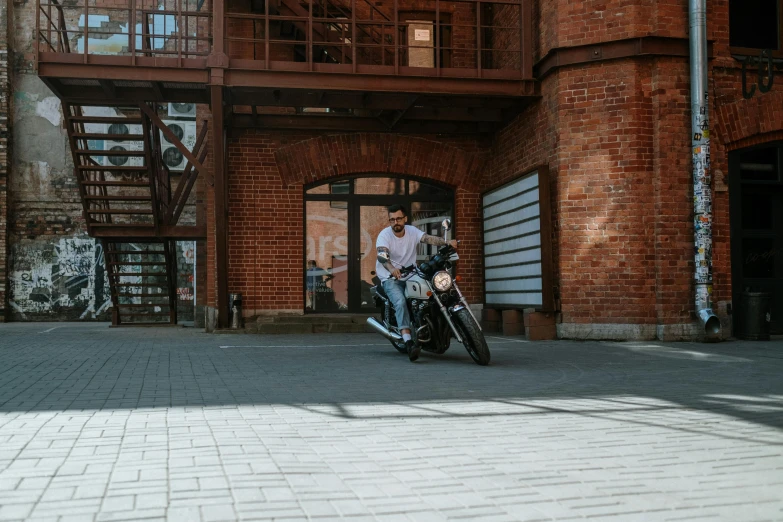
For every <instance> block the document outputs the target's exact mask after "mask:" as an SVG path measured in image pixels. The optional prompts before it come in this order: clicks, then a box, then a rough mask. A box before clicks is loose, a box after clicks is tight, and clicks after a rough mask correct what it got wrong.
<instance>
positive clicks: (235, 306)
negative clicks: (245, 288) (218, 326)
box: [228, 294, 242, 330]
mask: <svg viewBox="0 0 783 522" xmlns="http://www.w3.org/2000/svg"><path fill="white" fill-rule="evenodd" d="M228 297H229V301H230V304H229V306H230V308H231V329H233V330H238V329H240V328H242V294H229V296H228Z"/></svg>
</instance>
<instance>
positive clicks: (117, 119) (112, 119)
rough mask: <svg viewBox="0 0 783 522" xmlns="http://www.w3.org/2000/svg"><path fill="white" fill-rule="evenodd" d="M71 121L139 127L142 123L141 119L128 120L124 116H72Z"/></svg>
mask: <svg viewBox="0 0 783 522" xmlns="http://www.w3.org/2000/svg"><path fill="white" fill-rule="evenodd" d="M68 119H69V120H71V121H77V122H82V123H129V124H131V125H138V124H140V123H141V118H126V117H124V116H84V115H82V116H71V117H70V118H68Z"/></svg>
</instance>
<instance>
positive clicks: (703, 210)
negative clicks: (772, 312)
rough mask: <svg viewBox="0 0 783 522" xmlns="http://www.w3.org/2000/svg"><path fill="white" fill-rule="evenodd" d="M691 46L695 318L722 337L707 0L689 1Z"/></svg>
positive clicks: (703, 328) (712, 334)
mask: <svg viewBox="0 0 783 522" xmlns="http://www.w3.org/2000/svg"><path fill="white" fill-rule="evenodd" d="M688 4H689V5H688V7H689V9H688V16H689V20H690V46H691V128H692V133H691V152H692V155H693V157H692V160H693V240H694V252H695V259H694V261H695V263H694V264H695V272H694V283H695V287H696V316H697V317H698V318H699V322H700V324H701V328H702V331H703V332H704V334H706V335H707V336H709V337H713V336H717V335H718V334H720V320H719V319H718V317H717V316H716V315H715V313H713V311H712V308H711V306H710V297H711V294H712V192H711V188H710V181H711V174H710V125H709V123H710V119H709V95H708V92H707V5H706V4H707V0H688Z"/></svg>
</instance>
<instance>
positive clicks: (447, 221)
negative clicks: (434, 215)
mask: <svg viewBox="0 0 783 522" xmlns="http://www.w3.org/2000/svg"><path fill="white" fill-rule="evenodd" d="M440 226H442V227H443V230H449V229H451V220H450V219H449V218H446V219H444V220H443V221H442V222H441V224H440Z"/></svg>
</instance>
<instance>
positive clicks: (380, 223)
mask: <svg viewBox="0 0 783 522" xmlns="http://www.w3.org/2000/svg"><path fill="white" fill-rule="evenodd" d="M393 204H394V202H389V204H388V205H393ZM388 205H357V210H356V214H357V218H358V219H357V221H358V226H357V227H356V228H357V229H358V230H357V232H358V233H357V234H355V235H354V236H355V237H354V243H355V244H356V246H357V250H356V255H355V256H354V259H355V260H356V263H355V265H354V266H355V277H353V278H352V280H353V281H354V282H355V284H354V287H355V289H356V292H355V294H354V296H353V297H354V302H353V303H352V304H354V305H355V306H353V307H352V308H353V309H354V310H356V311H357V312H362V311H372V310H373V309H375V303H373V300H372V295H371V294H370V287H372V286H375V285H376V284H377V283H378V282H379V280H378V278H377V277H376V276H375V275H374V272H375V259H376V250H375V242H376V240H377V239H378V234H380V233H381V231H382V230H383V229H384V228H386V227H388V226H389V212H388V210H387V208H388Z"/></svg>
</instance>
